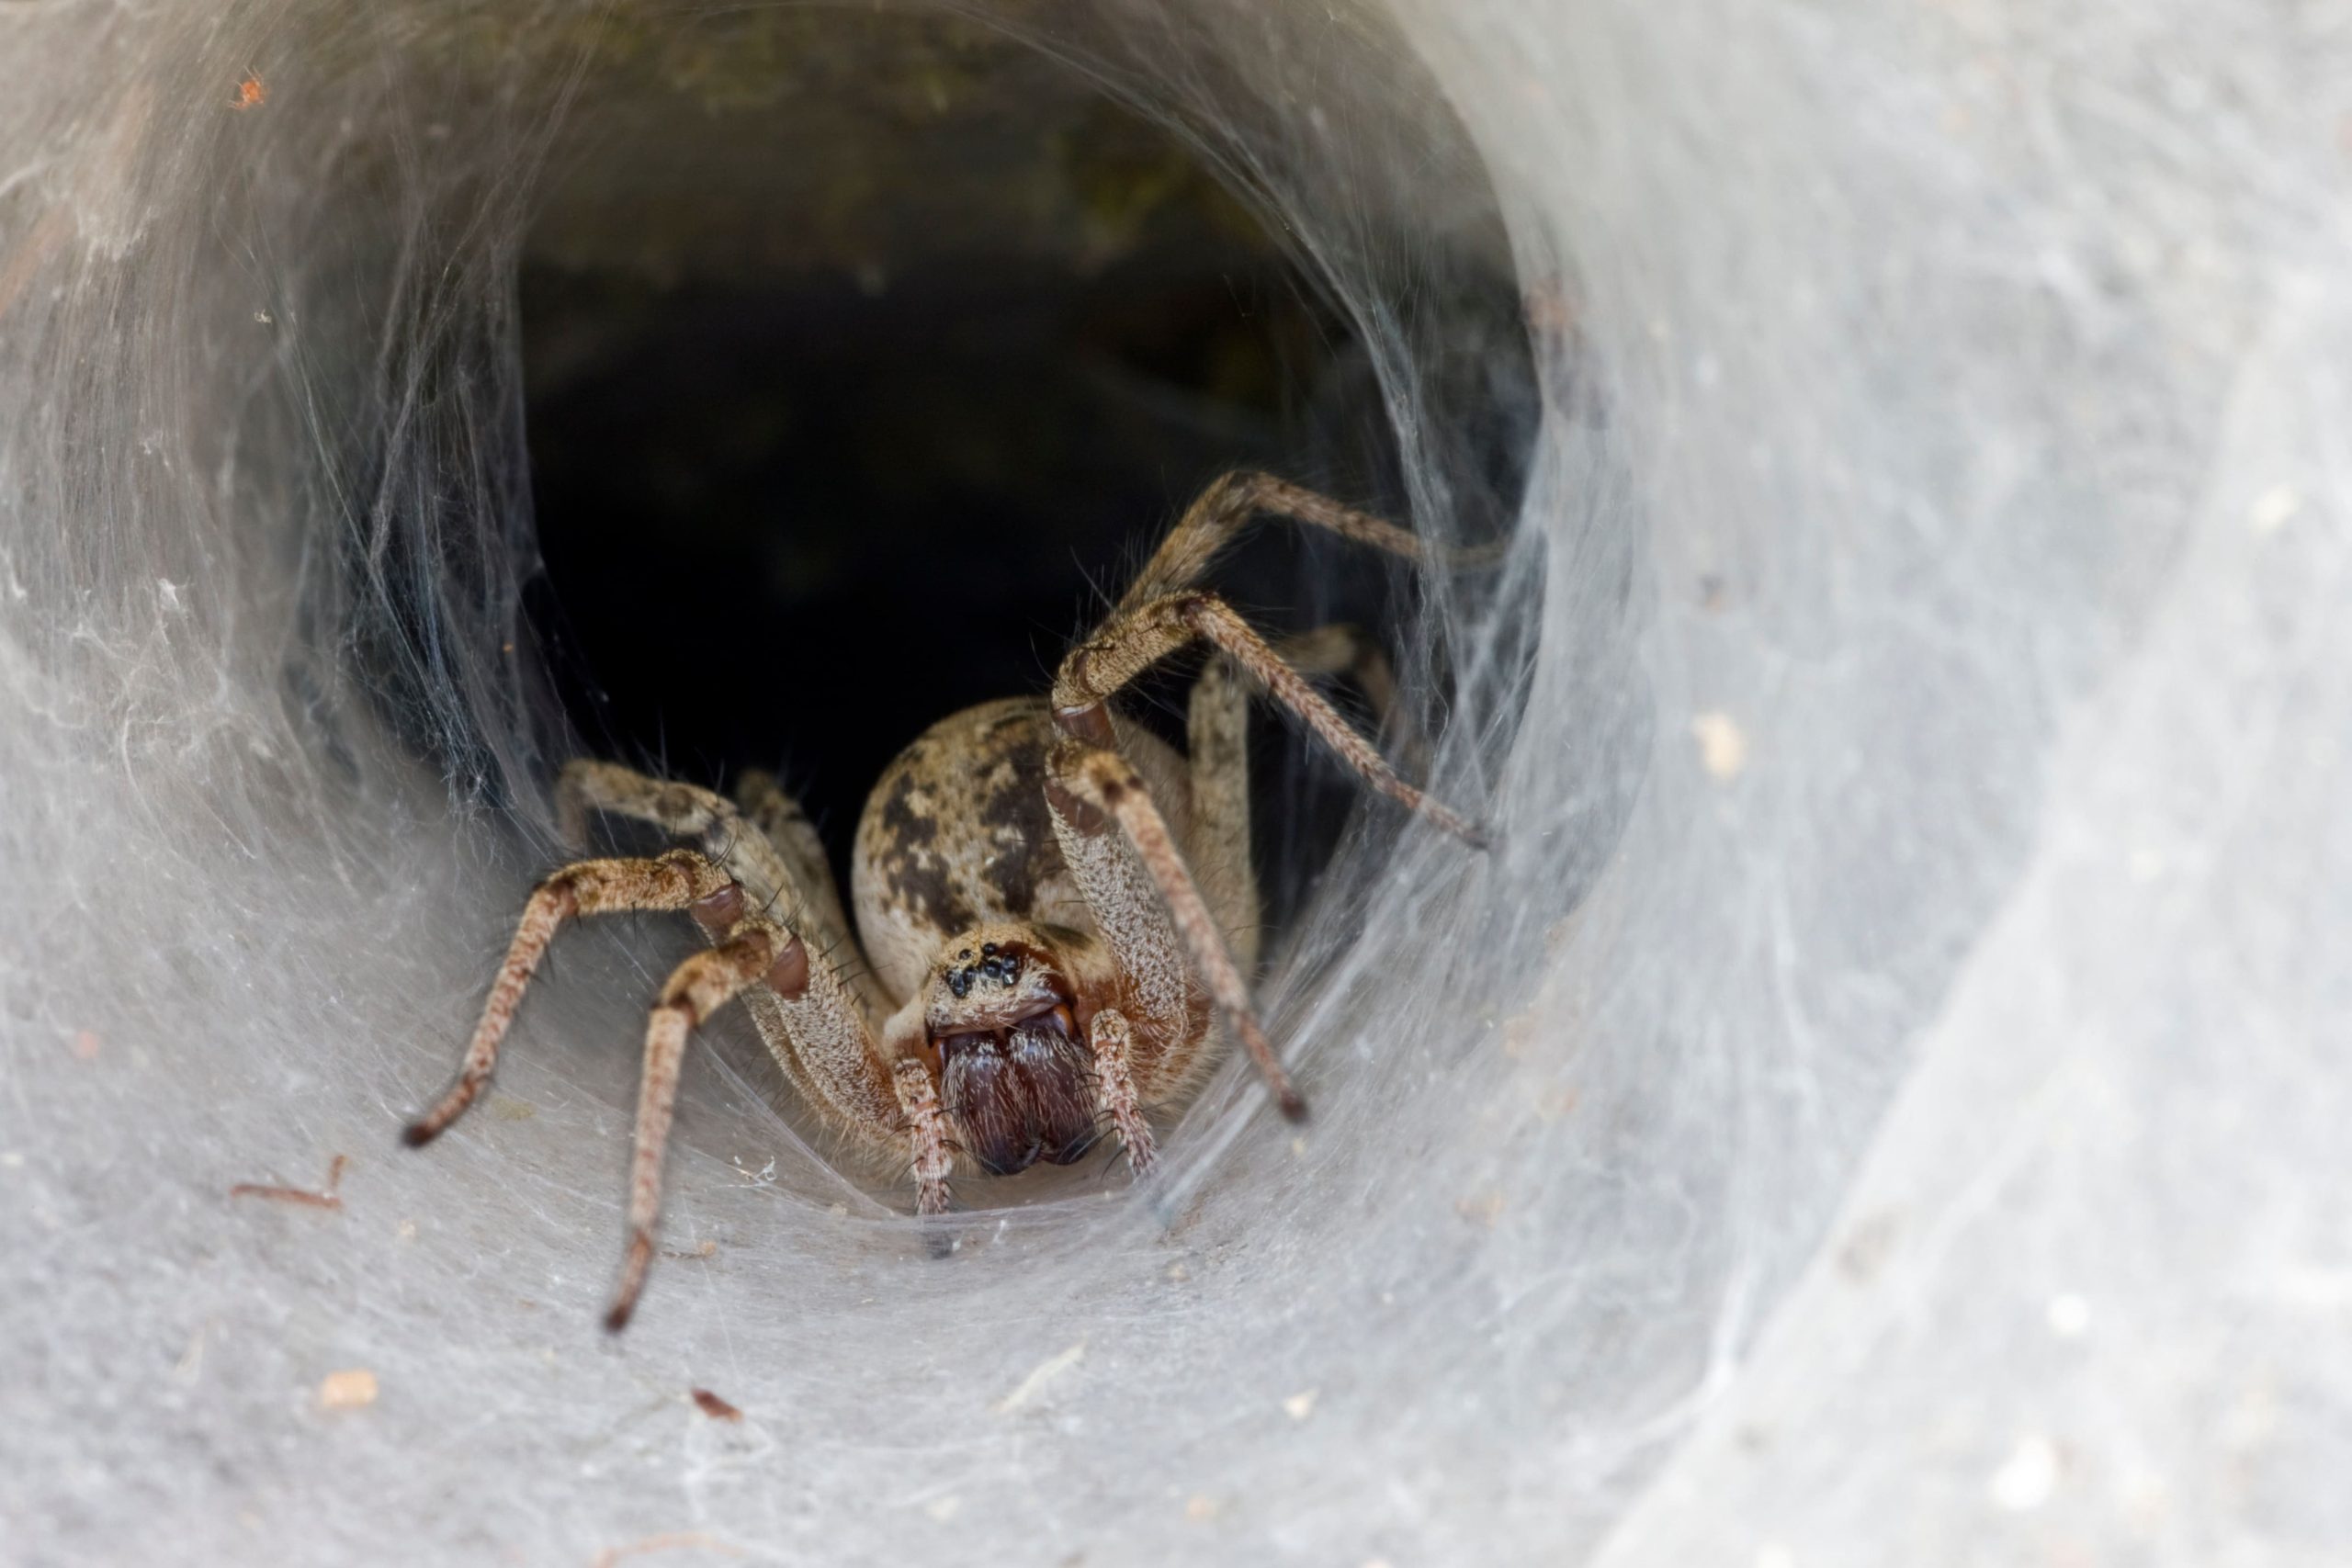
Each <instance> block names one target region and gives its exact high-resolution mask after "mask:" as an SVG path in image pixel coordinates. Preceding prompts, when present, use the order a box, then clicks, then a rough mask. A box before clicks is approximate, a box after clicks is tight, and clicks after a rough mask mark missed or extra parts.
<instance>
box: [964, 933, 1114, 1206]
mask: <svg viewBox="0 0 2352 1568" xmlns="http://www.w3.org/2000/svg"><path fill="white" fill-rule="evenodd" d="M1076 934H1077V933H1075V932H1071V933H1069V935H1070V936H1075V935H1076ZM1058 945H1059V944H1058V943H1056V942H1054V939H1053V938H1052V937H1051V936H1049V935H1048V934H1047V933H1046V931H1043V930H1041V929H1039V928H1037V927H1035V926H1017V925H988V926H978V927H975V928H973V930H971V931H968V932H967V933H966V934H965V935H964V936H963V937H961V938H958V939H956V940H955V941H953V942H950V943H949V944H948V951H947V952H946V953H945V954H944V956H943V957H942V959H941V961H940V964H939V966H938V968H937V969H936V970H935V971H934V976H933V984H932V986H931V987H930V988H929V995H928V996H927V997H926V998H924V1009H923V1024H924V1028H925V1031H926V1035H927V1038H928V1039H929V1041H930V1043H931V1046H932V1049H933V1051H934V1052H935V1053H936V1054H937V1056H938V1062H939V1093H940V1102H941V1107H942V1109H943V1110H944V1111H945V1112H946V1115H947V1120H948V1122H949V1124H950V1125H951V1127H952V1128H953V1129H954V1135H955V1142H956V1146H957V1147H958V1148H960V1149H962V1150H963V1151H964V1152H965V1153H967V1154H968V1155H970V1156H972V1158H973V1159H975V1160H976V1161H978V1163H979V1166H980V1168H982V1169H983V1170H986V1171H989V1172H990V1173H991V1174H994V1175H1000V1176H1002V1175H1010V1174H1012V1172H1014V1171H1016V1170H1026V1169H1028V1168H1029V1167H1031V1166H1033V1165H1035V1164H1036V1163H1037V1161H1039V1160H1045V1161H1046V1162H1047V1163H1048V1164H1052V1165H1069V1164H1070V1163H1071V1162H1072V1161H1074V1160H1076V1159H1077V1158H1078V1157H1079V1156H1081V1155H1083V1154H1085V1153H1086V1151H1087V1150H1088V1149H1090V1148H1091V1147H1092V1146H1093V1145H1094V1142H1095V1140H1096V1138H1097V1137H1098V1136H1099V1135H1100V1132H1099V1122H1100V1119H1101V1116H1102V1107H1101V1105H1100V1103H1099V1102H1098V1099H1097V1093H1096V1089H1097V1081H1096V1075H1095V1071H1094V1057H1093V1055H1092V1054H1091V1053H1090V1052H1089V1051H1088V1050H1087V1048H1086V1038H1085V1036H1084V1035H1083V1034H1082V1033H1080V1025H1079V1021H1078V1014H1077V1012H1076V1011H1075V1010H1074V1009H1075V1007H1076V1005H1077V1003H1078V997H1077V994H1076V992H1075V990H1074V989H1073V987H1072V983H1071V981H1070V980H1069V978H1068V977H1067V976H1066V975H1065V973H1064V968H1063V966H1062V964H1058V963H1057V959H1056V954H1055V949H1056V948H1057V946H1058ZM1097 1010H1098V1009H1097V1008H1095V1007H1092V1006H1090V1007H1088V1008H1087V1013H1088V1014H1089V1016H1090V1017H1091V1015H1092V1014H1093V1013H1094V1012H1095V1011H1097Z"/></svg>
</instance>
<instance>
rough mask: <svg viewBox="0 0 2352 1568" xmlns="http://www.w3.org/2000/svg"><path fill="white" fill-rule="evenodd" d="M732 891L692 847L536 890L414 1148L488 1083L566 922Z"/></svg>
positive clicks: (566, 876) (416, 1131)
mask: <svg viewBox="0 0 2352 1568" xmlns="http://www.w3.org/2000/svg"><path fill="white" fill-rule="evenodd" d="M730 893H732V894H733V896H734V897H735V898H736V899H737V900H738V901H739V902H740V900H741V891H740V890H739V889H737V888H736V885H735V880H734V878H732V877H730V876H729V875H728V874H727V873H726V872H725V871H723V870H721V869H720V868H719V867H718V866H717V865H714V864H712V863H711V862H710V861H708V860H707V859H705V858H704V857H703V856H701V855H698V854H696V853H695V852H694V851H692V850H672V851H671V852H668V853H667V854H664V855H662V856H660V857H658V858H656V859H653V860H583V861H574V862H573V863H571V864H570V865H567V866H565V867H563V868H562V869H560V870H559V871H558V872H556V873H555V874H553V875H551V876H549V877H548V879H547V880H546V881H544V882H542V883H540V884H539V885H538V886H537V887H536V888H534V889H532V891H531V897H530V901H529V902H528V903H526V904H525V905H524V906H523V918H522V919H520V920H518V921H516V922H515V940H514V941H513V942H512V943H510V944H509V945H508V947H507V950H506V957H505V960H504V962H503V963H501V964H499V966H498V976H497V978H496V979H494V980H492V982H491V987H490V998H489V999H488V1000H487V1001H485V1002H484V1003H483V1004H482V1010H481V1021H480V1022H479V1023H477V1024H476V1025H475V1026H474V1033H473V1039H472V1040H471V1041H470V1042H469V1043H468V1044H467V1046H466V1055H465V1059H464V1061H463V1063H462V1064H461V1065H460V1066H459V1067H458V1081H457V1082H456V1083H455V1084H453V1085H451V1086H450V1089H449V1092H448V1093H447V1094H445V1095H443V1096H442V1097H441V1099H440V1100H439V1102H438V1103H436V1104H435V1106H434V1107H433V1109H432V1110H430V1111H426V1112H425V1113H424V1115H422V1116H420V1117H418V1118H417V1119H416V1120H415V1121H414V1122H410V1123H409V1126H408V1130H407V1132H406V1134H405V1136H406V1138H407V1140H408V1143H409V1145H410V1146H411V1147H415V1146H417V1145H424V1144H428V1143H431V1142H432V1141H433V1140H434V1139H435V1138H437V1137H439V1136H440V1135H441V1134H443V1133H444V1132H446V1131H447V1130H448V1126H449V1124H450V1123H451V1122H455V1121H456V1120H457V1119H458V1117H459V1116H461V1115H463V1114H464V1113H465V1111H466V1108H467V1107H468V1106H469V1105H471V1104H472V1103H473V1102H474V1099H475V1097H476V1096H477V1095H479V1094H481V1090H482V1086H483V1085H485V1084H487V1083H489V1082H490V1076H491V1074H492V1072H494V1071H495V1070H496V1069H497V1066H498V1048H499V1046H500V1044H501V1043H503V1042H504V1040H505V1038H506V1032H507V1030H508V1028H509V1027H511V1026H512V1025H513V1023H514V1021H515V1010H516V1009H517V1008H519V1007H521V1006H522V1004H523V992H524V991H525V990H526V988H527V987H529V986H530V983H531V976H532V975H533V974H535V973H536V972H537V969H538V967H539V960H540V959H542V958H544V957H546V956H547V951H548V943H549V942H553V941H554V940H555V933H556V932H557V931H559V930H560V929H561V927H562V925H563V923H564V922H565V921H566V920H570V919H578V918H580V917H582V916H584V915H608V914H618V913H621V912H623V911H626V910H632V909H688V908H696V907H697V906H698V905H700V904H701V902H702V901H703V900H705V899H711V900H717V901H719V902H720V903H722V904H723V903H724V901H725V900H726V899H727V898H728V897H729V894H730Z"/></svg>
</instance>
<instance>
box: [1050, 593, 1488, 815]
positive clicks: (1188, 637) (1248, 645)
mask: <svg viewBox="0 0 2352 1568" xmlns="http://www.w3.org/2000/svg"><path fill="white" fill-rule="evenodd" d="M1195 638H1204V639H1206V640H1207V641H1208V642H1210V643H1211V644H1213V645H1215V646H1216V648H1217V649H1218V650H1219V651H1221V652H1223V653H1224V654H1225V655H1226V656H1227V657H1228V658H1230V659H1231V660H1233V661H1234V662H1235V663H1237V664H1238V665H1239V666H1240V667H1241V669H1242V670H1243V671H1245V672H1246V673H1247V674H1249V675H1250V678H1251V679H1253V680H1255V681H1256V682H1258V683H1259V684H1260V685H1261V686H1263V687H1264V688H1265V689H1266V692H1267V694H1269V695H1270V696H1272V698H1273V699H1274V700H1275V701H1276V702H1278V703H1280V704H1282V705H1283V706H1284V707H1286V708H1288V709H1289V710H1290V711H1291V712H1292V713H1294V714H1296V715H1297V716H1299V717H1300V718H1301V719H1303V720H1304V721H1305V722H1306V727H1307V728H1309V729H1312V730H1313V731H1314V732H1315V733H1316V734H1317V736H1318V737H1320V738H1321V739H1322V740H1323V742H1324V743H1325V744H1326V745H1328V746H1329V747H1330V748H1331V750H1334V751H1336V752H1338V753H1339V756H1340V761H1343V762H1345V763H1347V765H1348V766H1349V767H1350V768H1351V769H1353V770H1354V772H1355V773H1356V774H1357V776H1358V777H1360V778H1362V779H1363V781H1364V782H1365V783H1366V784H1370V785H1371V786H1372V787H1373V788H1374V789H1376V790H1378V791H1380V793H1381V794H1383V795H1387V796H1388V797H1389V798H1391V799H1393V800H1395V801H1397V802H1398V803H1399V804H1400V805H1403V806H1405V807H1408V809H1410V810H1413V811H1416V812H1419V814H1420V815H1422V816H1424V817H1426V818H1429V819H1430V821H1431V822H1434V823H1436V824H1437V825H1438V826H1439V827H1441V828H1442V829H1445V830H1446V831H1447V832H1449V833H1452V834H1453V836H1454V837H1456V838H1458V839H1460V840H1463V841H1464V843H1467V844H1469V845H1471V846H1472V847H1473V848H1476V849H1484V848H1486V847H1487V834H1486V832H1485V830H1484V829H1481V828H1479V827H1477V826H1476V825H1475V824H1473V823H1472V822H1470V821H1469V820H1467V819H1466V818H1463V817H1461V816H1460V815H1458V814H1457V813H1455V812H1454V811H1453V809H1452V808H1450V807H1446V806H1445V805H1443V804H1442V803H1441V802H1439V801H1436V800H1432V799H1430V797H1429V796H1428V795H1424V794H1423V793H1422V792H1421V791H1419V790H1418V789H1416V788H1414V787H1413V786H1412V785H1411V784H1407V783H1406V782H1405V781H1404V780H1403V779H1401V778H1399V777H1397V770H1396V769H1394V768H1392V767H1390V766H1389V765H1388V762H1387V760H1386V759H1385V758H1384V757H1382V756H1381V754H1380V751H1379V749H1378V748H1377V747H1375V746H1374V745H1373V744H1372V742H1370V741H1369V740H1366V739H1364V738H1363V736H1361V735H1359V734H1357V733H1356V731H1355V728H1354V727H1352V726H1351V725H1350V724H1349V723H1348V721H1347V720H1346V719H1345V718H1344V717H1342V716H1340V711H1339V710H1338V709H1337V708H1334V707H1333V706H1332V705H1330V703H1329V701H1327V700H1326V699H1325V698H1324V696H1323V694H1321V693H1319V692H1317V690H1316V689H1315V688H1314V687H1313V686H1312V685H1310V684H1308V683H1307V681H1306V677H1305V676H1304V675H1301V674H1300V673H1299V672H1298V671H1296V670H1295V669H1293V668H1291V666H1289V665H1288V664H1285V663H1284V662H1283V660H1282V659H1281V657H1280V656H1279V655H1277V654H1276V653H1275V652H1274V650H1273V649H1272V647H1270V646H1268V644H1267V642H1266V639H1265V638H1264V637H1261V636H1260V635H1259V634H1258V632H1257V630H1256V628H1254V627H1252V626H1250V623H1249V622H1248V621H1245V620H1243V619H1242V618H1241V616H1240V615H1239V614H1238V612H1236V611H1235V610H1234V608H1233V606H1232V605H1230V604H1227V603H1226V602H1225V601H1224V600H1223V599H1220V598H1218V597H1217V596H1216V594H1214V593H1204V592H1178V593H1170V594H1167V595H1164V596H1162V597H1160V598H1158V599H1154V600H1151V601H1150V602H1148V603H1147V604H1139V605H1137V606H1136V607H1135V608H1134V609H1132V610H1122V611H1119V612H1117V613H1116V614H1114V615H1113V616H1112V617H1111V620H1110V622H1109V623H1108V624H1107V625H1106V626H1103V629H1102V630H1101V631H1099V632H1097V633H1096V634H1095V635H1094V636H1093V637H1091V638H1090V639H1088V640H1087V641H1086V642H1084V643H1082V644H1080V646H1079V647H1078V648H1077V649H1075V650H1074V651H1073V652H1071V654H1070V655H1069V658H1068V659H1065V660H1063V661H1062V667H1061V671H1060V673H1059V674H1058V675H1057V677H1056V678H1055V681H1054V723H1055V725H1056V726H1057V728H1060V730H1061V731H1062V733H1063V734H1064V735H1068V736H1071V737H1073V738H1075V739H1081V740H1085V741H1088V742H1090V743H1091V744H1094V745H1097V746H1102V745H1107V744H1108V742H1109V739H1110V733H1111V732H1110V722H1109V715H1108V712H1107V710H1106V708H1105V706H1104V705H1105V704H1106V703H1108V702H1109V700H1110V698H1111V696H1112V695H1113V694H1114V693H1116V692H1118V691H1119V690H1120V689H1121V688H1123V687H1125V685H1127V684H1128V683H1129V682H1132V681H1134V680H1135V679H1136V677H1137V676H1139V675H1141V674H1143V672H1144V671H1147V670H1149V669H1150V668H1151V667H1152V666H1153V665H1155V664H1157V663H1159V661H1160V660H1163V659H1166V658H1167V657H1168V656H1169V655H1170V654H1172V653H1174V652H1176V651H1177V650H1178V649H1182V648H1183V647H1185V646H1186V645H1187V644H1189V643H1191V642H1192V641H1193V639H1195Z"/></svg>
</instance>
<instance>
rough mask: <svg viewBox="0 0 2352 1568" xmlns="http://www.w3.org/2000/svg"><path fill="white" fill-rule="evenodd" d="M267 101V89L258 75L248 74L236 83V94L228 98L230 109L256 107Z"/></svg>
mask: <svg viewBox="0 0 2352 1568" xmlns="http://www.w3.org/2000/svg"><path fill="white" fill-rule="evenodd" d="M267 102H269V89H268V88H267V87H266V86H265V85H263V84H262V79H261V78H260V77H258V76H248V77H246V78H245V79H244V80H243V81H242V82H240V83H238V84H237V96H235V97H233V98H232V99H230V100H229V107H231V108H232V109H238V110H243V109H257V108H259V107H261V106H262V105H264V104H266V103H267Z"/></svg>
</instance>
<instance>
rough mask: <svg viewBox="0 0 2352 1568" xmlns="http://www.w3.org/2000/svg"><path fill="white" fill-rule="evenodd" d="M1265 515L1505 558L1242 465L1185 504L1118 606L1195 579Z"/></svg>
mask: <svg viewBox="0 0 2352 1568" xmlns="http://www.w3.org/2000/svg"><path fill="white" fill-rule="evenodd" d="M1261 515H1270V516H1275V517H1286V518H1288V519H1290V520H1291V521H1292V522H1294V523H1303V524H1306V525H1308V526H1309V527H1314V528H1326V529H1329V531H1330V532H1332V533H1334V534H1337V535H1339V536H1340V537H1341V538H1343V539H1351V540H1353V541H1354V542H1355V543H1357V544H1360V545H1370V546H1371V547H1374V549H1381V550H1386V551H1387V552H1388V553H1389V554H1391V555H1396V556H1403V557H1404V558H1406V559H1408V560H1418V561H1428V560H1436V561H1440V562H1442V563H1443V564H1445V565H1449V566H1453V567H1475V566H1485V565H1490V564H1492V563H1493V562H1494V561H1496V560H1498V559H1499V558H1500V552H1498V551H1497V550H1493V549H1488V548H1483V547H1481V548H1473V549H1449V548H1446V547H1442V546H1434V545H1430V544H1428V543H1426V542H1424V541H1423V540H1422V539H1421V538H1419V536H1416V535H1413V534H1409V533H1407V532H1406V531H1405V530H1404V529H1402V528H1399V527H1398V526H1397V525H1396V524H1394V523H1389V522H1385V521H1384V520H1383V519H1381V518H1378V517H1374V515H1372V514H1371V513H1368V512H1359V511H1357V510H1356V509H1355V508H1354V507H1352V506H1346V505H1342V504H1341V503H1340V502H1336V501H1333V500H1332V499H1331V498H1330V497H1329V496H1328V495H1323V494H1321V493H1319V492H1317V491H1311V490H1308V489H1307V488H1306V486H1304V485H1295V484H1292V483H1291V482H1290V481H1289V480H1287V479H1276V478H1275V477H1274V476H1273V475H1272V474H1261V473H1252V472H1247V471H1239V472H1235V473H1230V474H1227V475H1226V476H1225V477H1224V478H1223V479H1218V480H1217V481H1216V483H1215V484H1213V485H1211V486H1209V487H1208V489H1206V490H1204V491H1202V492H1201V494H1200V499H1198V500H1197V501H1195V502H1193V504H1192V505H1191V506H1189V507H1187V508H1186V509H1185V512H1184V515H1183V516H1182V518H1181V519H1179V520H1178V522H1177V524H1176V526H1175V527H1173V528H1171V529H1170V530H1169V532H1168V536H1167V537H1166V538H1164V539H1162V540H1161V541H1160V542H1159V548H1158V549H1157V550H1154V551H1153V552H1152V556H1151V559H1150V560H1149V561H1148V562H1146V563H1145V565H1144V569H1143V570H1141V571H1139V572H1137V573H1136V580H1135V581H1134V582H1133V583H1132V584H1130V585H1129V586H1128V588H1127V592H1126V595H1125V597H1124V598H1122V599H1121V600H1120V601H1119V612H1120V613H1121V614H1125V613H1126V612H1127V611H1130V610H1134V609H1136V608H1137V607H1138V606H1140V605H1142V604H1145V603H1146V602H1147V601H1148V600H1152V599H1157V598H1159V596H1161V595H1162V594H1165V593H1172V592H1176V591H1177V590H1178V589H1182V588H1189V587H1191V586H1192V585H1193V583H1195V582H1198V581H1200V580H1201V575H1202V574H1203V573H1204V572H1205V571H1206V570H1208V569H1209V564H1210V563H1211V562H1212V561H1214V560H1215V559H1216V556H1217V552H1219V551H1220V550H1222V549H1224V548H1225V547H1227V545H1229V544H1231V543H1232V542H1233V541H1234V539H1235V538H1236V537H1237V536H1239V534H1240V532H1241V530H1242V529H1244V528H1246V527H1248V526H1249V525H1250V522H1251V521H1252V520H1254V519H1256V518H1257V517H1259V516H1261Z"/></svg>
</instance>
